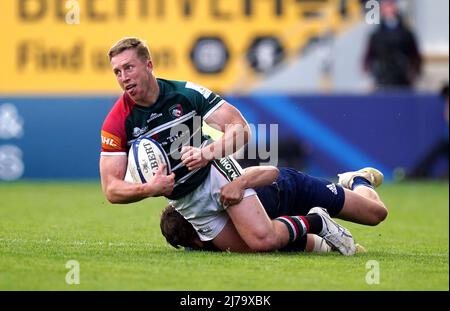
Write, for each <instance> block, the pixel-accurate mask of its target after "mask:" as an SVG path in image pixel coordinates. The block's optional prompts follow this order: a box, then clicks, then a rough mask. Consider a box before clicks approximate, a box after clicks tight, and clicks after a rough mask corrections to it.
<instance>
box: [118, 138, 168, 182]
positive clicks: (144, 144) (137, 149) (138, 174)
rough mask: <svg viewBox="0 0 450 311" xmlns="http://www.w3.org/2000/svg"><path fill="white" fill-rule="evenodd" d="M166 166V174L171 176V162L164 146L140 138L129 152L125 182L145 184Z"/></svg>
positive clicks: (149, 139)
mask: <svg viewBox="0 0 450 311" xmlns="http://www.w3.org/2000/svg"><path fill="white" fill-rule="evenodd" d="M163 164H165V165H166V168H165V171H164V173H165V174H166V175H169V174H170V171H171V168H170V162H169V158H168V157H167V154H166V152H165V151H164V149H163V148H162V146H161V145H160V144H159V143H158V142H157V141H155V140H153V139H151V138H139V139H137V140H135V141H134V142H133V144H132V145H131V147H130V150H129V152H128V167H127V173H126V176H125V181H128V182H132V183H135V184H145V183H147V182H149V181H150V180H151V179H152V178H153V176H154V175H155V173H156V171H157V170H158V168H159V167H160V166H161V165H163Z"/></svg>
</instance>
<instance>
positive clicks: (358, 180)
mask: <svg viewBox="0 0 450 311" xmlns="http://www.w3.org/2000/svg"><path fill="white" fill-rule="evenodd" d="M357 186H364V187H369V188H372V189H373V186H372V185H371V184H370V182H369V181H368V180H367V179H365V178H364V177H359V176H358V177H355V178H354V179H353V184H352V190H355V188H356V187H357Z"/></svg>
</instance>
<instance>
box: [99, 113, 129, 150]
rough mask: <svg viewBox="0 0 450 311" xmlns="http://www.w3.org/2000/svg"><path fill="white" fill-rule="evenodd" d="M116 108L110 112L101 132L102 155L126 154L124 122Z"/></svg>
mask: <svg viewBox="0 0 450 311" xmlns="http://www.w3.org/2000/svg"><path fill="white" fill-rule="evenodd" d="M116 108H117V107H114V108H113V110H111V111H110V113H109V114H108V116H107V117H106V119H105V121H104V122H103V126H102V130H101V142H102V149H101V154H102V155H122V154H126V153H127V136H126V132H125V120H123V118H122V117H121V114H119V113H118V109H116Z"/></svg>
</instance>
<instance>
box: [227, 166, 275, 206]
mask: <svg viewBox="0 0 450 311" xmlns="http://www.w3.org/2000/svg"><path fill="white" fill-rule="evenodd" d="M279 174H280V171H279V170H278V168H276V167H275V166H252V167H248V168H246V169H245V170H244V174H242V175H241V176H239V177H238V178H236V179H235V180H233V181H232V182H230V183H229V184H226V185H225V186H223V187H222V189H220V202H222V204H225V205H227V206H230V205H235V204H238V203H239V202H241V201H242V198H243V197H244V192H245V189H248V188H257V187H262V186H266V185H270V184H271V183H273V182H274V181H275V180H276V179H277V178H278V175H279Z"/></svg>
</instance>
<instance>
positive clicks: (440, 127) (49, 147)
mask: <svg viewBox="0 0 450 311" xmlns="http://www.w3.org/2000/svg"><path fill="white" fill-rule="evenodd" d="M227 100H228V101H229V102H230V103H232V104H233V105H235V106H236V107H238V108H239V109H240V110H241V112H242V114H243V115H244V116H245V117H246V119H247V120H248V121H249V122H250V123H252V124H259V123H263V124H278V133H279V140H280V142H281V143H282V144H283V145H286V143H287V144H288V146H290V145H291V146H292V148H295V147H296V146H297V145H300V146H301V148H303V150H304V155H303V156H304V166H303V167H301V168H303V169H305V170H306V171H307V172H308V173H311V174H314V175H320V176H328V177H329V176H335V174H336V173H337V172H342V171H346V170H354V169H358V168H361V167H364V166H369V165H370V166H376V167H379V168H380V169H382V170H383V171H384V172H385V174H386V176H387V178H388V179H390V178H392V176H393V174H394V171H395V170H396V169H397V170H398V169H399V168H403V169H405V170H409V169H411V168H412V167H413V166H414V165H416V164H417V162H418V161H419V160H420V158H421V157H423V156H424V155H425V154H426V152H427V151H428V150H429V149H430V148H431V147H432V145H433V144H434V143H435V142H436V141H438V140H439V139H440V138H441V137H442V136H443V135H445V129H446V123H445V121H444V118H443V110H444V103H443V101H442V100H441V99H440V98H439V97H437V96H434V95H417V94H396V95H392V94H389V95H387V94H386V95H382V94H380V95H373V96H344V95H342V96H341V95H340V96H301V97H286V96H264V97H262V96H261V97H228V98H227ZM114 101H115V98H113V97H0V180H14V179H18V178H52V179H53V178H58V179H59V178H68V179H73V178H82V179H85V178H87V179H89V178H98V176H99V174H98V160H99V151H100V128H101V124H102V122H103V119H104V117H105V116H106V114H107V113H108V111H109V109H110V108H111V107H112V105H113V104H114ZM268 128H269V126H267V131H268ZM267 136H268V134H267ZM281 163H284V162H282V161H281Z"/></svg>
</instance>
